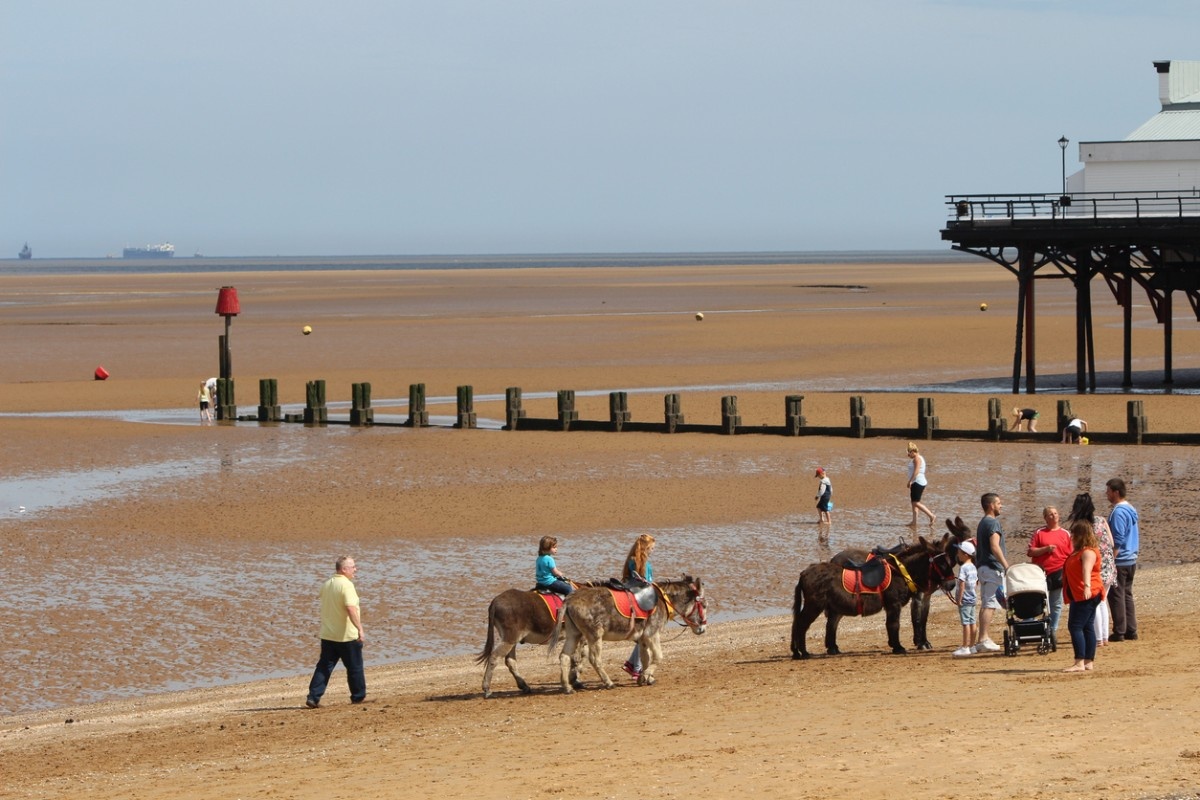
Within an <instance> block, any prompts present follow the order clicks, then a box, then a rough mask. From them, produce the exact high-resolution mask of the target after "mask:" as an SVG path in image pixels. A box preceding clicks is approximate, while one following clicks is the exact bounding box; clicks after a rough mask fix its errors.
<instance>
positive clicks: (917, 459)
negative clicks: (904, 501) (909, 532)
mask: <svg viewBox="0 0 1200 800" xmlns="http://www.w3.org/2000/svg"><path fill="white" fill-rule="evenodd" d="M908 460H909V463H908V499H909V501H910V502H911V503H912V522H910V523H908V527H910V528H915V527H917V512H918V511H920V512H921V513H922V514H924V515H925V516H927V517H929V525H930V527H932V526H933V519H934V517H933V512H932V511H930V510H929V509H928V508H926V507H925V504H924V503H922V502H921V495H922V494H924V493H925V486H926V484H927V481H926V480H925V458H924V457H923V456H922V455H921V453H920V451H918V450H917V446H916V445H915V444H913V443H912V442H909V443H908Z"/></svg>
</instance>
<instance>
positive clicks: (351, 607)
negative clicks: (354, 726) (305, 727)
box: [304, 556, 367, 708]
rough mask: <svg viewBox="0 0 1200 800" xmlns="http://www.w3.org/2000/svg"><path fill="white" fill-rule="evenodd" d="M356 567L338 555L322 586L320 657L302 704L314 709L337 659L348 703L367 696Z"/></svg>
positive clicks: (319, 701)
mask: <svg viewBox="0 0 1200 800" xmlns="http://www.w3.org/2000/svg"><path fill="white" fill-rule="evenodd" d="M357 570H358V567H356V566H355V565H354V559H353V558H351V557H350V556H340V557H339V558H338V560H337V561H336V562H334V575H333V577H332V578H330V579H329V580H327V581H325V583H324V584H322V585H321V633H320V637H321V659H320V660H319V661H318V662H317V667H316V669H315V670H313V676H312V680H311V681H310V682H309V684H308V699H307V700H305V703H304V704H305V705H306V706H308V707H309V708H316V707H317V706H319V705H320V704H321V696H322V695H323V694H325V686H326V684H328V683H329V675H330V674H331V673H332V672H333V668H334V667H336V666H337V663H338V661H341V662H342V664H343V665H344V666H345V667H346V682H347V683H348V684H349V685H350V702H351V703H361V702H362V701H363V700H365V699H366V697H367V678H366V676H365V675H364V674H363V657H362V648H363V625H362V617H361V616H360V614H359V608H358V592H357V591H356V590H355V589H354V573H355V572H356V571H357Z"/></svg>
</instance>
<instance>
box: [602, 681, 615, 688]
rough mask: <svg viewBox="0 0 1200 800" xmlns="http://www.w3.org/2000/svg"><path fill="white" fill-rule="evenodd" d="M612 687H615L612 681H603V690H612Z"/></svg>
mask: <svg viewBox="0 0 1200 800" xmlns="http://www.w3.org/2000/svg"><path fill="white" fill-rule="evenodd" d="M614 686H616V684H615V683H613V682H612V681H605V683H604V688H605V689H611V688H613V687H614Z"/></svg>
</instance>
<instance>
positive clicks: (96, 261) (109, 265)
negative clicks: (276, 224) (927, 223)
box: [0, 249, 979, 275]
mask: <svg viewBox="0 0 1200 800" xmlns="http://www.w3.org/2000/svg"><path fill="white" fill-rule="evenodd" d="M978 260H979V259H978V258H977V257H975V256H971V255H967V254H964V253H959V252H956V251H954V250H950V249H946V250H810V251H795V252H752V253H544V254H517V255H413V256H276V257H271V258H259V257H254V258H247V257H229V258H209V257H195V258H194V257H188V256H183V257H178V256H177V257H175V258H159V259H125V258H64V259H49V258H47V259H39V258H34V259H31V260H29V261H21V260H19V259H15V258H9V259H0V274H6V275H86V274H100V275H103V274H139V273H140V274H149V273H164V272H166V273H187V272H315V271H325V270H335V271H349V270H415V269H530V268H534V269H536V268H553V267H672V266H721V265H732V266H753V265H756V264H863V263H866V264H930V263H945V262H964V261H966V262H970V261H978Z"/></svg>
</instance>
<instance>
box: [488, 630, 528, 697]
mask: <svg viewBox="0 0 1200 800" xmlns="http://www.w3.org/2000/svg"><path fill="white" fill-rule="evenodd" d="M515 646H516V645H515V644H514V643H512V642H505V641H501V642H500V646H499V647H496V648H495V649H493V650H492V653H491V655H489V656H488V660H487V664H486V666H484V668H483V696H484V697H485V698H487V697H491V696H492V673H493V672H494V671H495V670H496V662H497V661H499V660H500V659H501V658H503V659H504V663H505V665H506V666H508V671H509V672H511V673H512V674H513V676H514V677H516V679H517V685H518V686H519V685H520V684H521V678H520V676H519V675H517V673H516V670H514V669H513V667H512V665H511V664H509V663H508V656H509V653H510V652H511V651H512V650H513V648H514V647H515Z"/></svg>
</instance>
